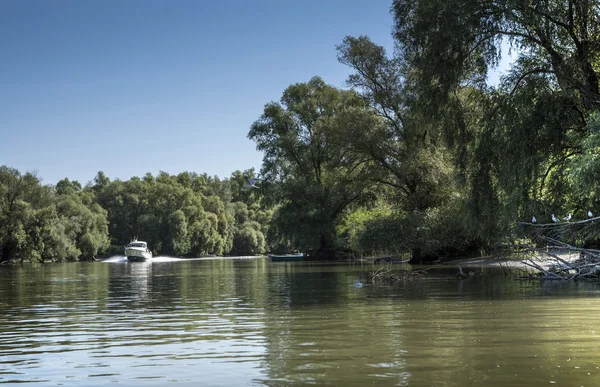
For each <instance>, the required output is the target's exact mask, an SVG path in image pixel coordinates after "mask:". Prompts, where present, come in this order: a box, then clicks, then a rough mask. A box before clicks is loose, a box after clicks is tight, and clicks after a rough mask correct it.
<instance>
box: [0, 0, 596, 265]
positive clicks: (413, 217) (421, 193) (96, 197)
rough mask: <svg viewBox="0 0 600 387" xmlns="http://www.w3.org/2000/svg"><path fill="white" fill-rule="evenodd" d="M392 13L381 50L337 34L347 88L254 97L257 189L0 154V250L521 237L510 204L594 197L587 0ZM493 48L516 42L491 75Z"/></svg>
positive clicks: (391, 243)
mask: <svg viewBox="0 0 600 387" xmlns="http://www.w3.org/2000/svg"><path fill="white" fill-rule="evenodd" d="M391 14H392V17H393V37H394V41H395V42H394V43H395V50H394V52H393V53H387V52H386V51H385V50H384V48H383V47H381V46H379V45H377V44H376V43H375V42H372V41H371V40H370V39H369V38H368V37H366V36H360V37H351V36H349V37H346V38H345V39H344V40H343V41H342V42H340V45H339V46H338V47H337V55H338V59H339V61H340V62H341V63H343V64H345V65H347V66H349V67H350V68H351V69H352V75H351V76H350V77H349V78H348V86H349V87H348V88H347V89H340V88H336V87H332V86H330V85H328V84H326V83H325V82H324V81H323V80H322V79H320V78H319V77H314V78H313V79H311V80H308V81H307V82H305V83H296V84H293V85H291V86H289V87H288V88H287V89H286V90H285V91H284V92H283V95H282V97H281V99H280V101H279V102H270V103H267V104H266V105H265V108H264V113H263V114H262V115H261V116H260V117H259V118H258V119H257V120H256V122H254V123H253V124H252V125H251V128H250V131H249V133H248V137H249V138H250V139H252V140H254V141H255V142H256V145H257V148H258V150H260V151H262V152H263V153H264V159H263V165H262V168H261V171H260V177H261V178H263V179H264V180H263V181H262V183H261V187H260V189H259V190H255V189H252V190H243V189H242V186H243V180H244V177H250V176H253V173H252V172H253V171H246V172H244V173H241V172H237V173H235V174H234V175H232V177H231V179H225V180H223V181H219V180H218V179H214V178H209V177H207V176H204V175H196V174H190V173H183V174H180V175H177V176H169V175H168V174H164V173H161V174H159V175H158V176H156V177H154V176H151V175H146V176H144V177H143V178H132V179H130V180H129V181H124V182H122V181H118V180H117V181H110V180H108V179H107V178H106V177H105V176H104V175H103V174H98V176H97V177H96V179H95V180H94V182H93V183H92V184H90V185H89V186H86V187H83V188H82V187H81V186H80V185H79V184H77V183H74V182H69V181H68V180H64V181H62V182H60V183H59V184H57V185H56V186H55V187H50V186H41V185H40V184H39V182H38V181H37V179H36V178H35V176H32V175H30V174H25V175H21V174H20V173H18V172H17V171H14V170H11V169H8V168H3V169H2V176H1V177H0V179H1V180H0V196H1V198H0V200H1V202H0V217H1V218H0V247H1V250H0V259H2V260H9V259H22V258H26V259H42V258H44V257H53V258H59V259H66V258H76V257H88V256H94V255H96V254H99V253H100V252H102V251H114V252H117V249H120V248H121V246H122V245H123V244H124V243H126V242H127V240H128V238H131V237H132V236H136V235H137V236H140V237H143V238H144V239H146V240H148V241H149V242H150V245H151V246H152V248H153V249H154V250H155V251H157V252H160V253H163V254H175V255H180V256H185V255H194V256H197V255H201V254H209V253H216V254H221V253H232V254H234V253H240V254H242V253H246V254H251V253H259V252H262V251H265V250H271V251H276V250H279V251H291V250H300V251H307V252H308V251H311V252H312V254H313V256H315V257H323V258H335V257H338V256H340V255H339V253H340V252H344V253H348V254H343V255H342V256H347V255H373V254H379V253H410V254H411V256H412V258H413V259H414V260H415V261H419V260H423V261H425V260H434V259H438V258H440V257H447V256H451V255H459V254H460V255H463V254H469V253H480V252H482V251H486V250H489V249H490V248H491V247H493V246H494V244H495V243H497V242H501V241H505V240H511V239H515V238H520V237H522V236H523V235H521V234H520V233H519V230H517V229H516V228H515V223H516V221H519V220H521V221H523V220H525V221H527V220H530V219H532V217H534V216H535V217H536V219H537V221H538V222H540V223H541V222H550V219H551V215H552V214H556V215H557V216H560V217H564V216H566V215H567V214H569V213H572V214H573V218H574V219H577V218H583V217H585V216H586V214H587V211H588V210H592V211H593V212H594V213H597V212H600V195H599V194H600V192H599V191H600V188H599V187H600V186H599V185H598V181H600V115H598V109H599V107H600V90H599V71H600V16H599V15H600V3H598V2H597V1H576V0H548V1H537V2H532V1H529V2H523V1H515V0H499V1H496V2H489V1H484V0H469V1H466V0H394V1H393V2H392V6H391ZM503 48H504V49H506V48H510V49H511V50H512V54H513V57H515V58H516V59H515V61H514V62H513V63H512V65H511V68H510V70H509V71H508V72H507V73H506V74H505V76H504V77H503V78H502V79H501V82H500V84H499V85H497V86H490V85H489V84H488V82H487V77H488V73H489V72H490V71H491V70H493V69H494V68H495V66H497V64H498V63H499V61H500V59H501V54H502V50H503ZM332 54H333V53H332ZM504 55H506V52H504ZM590 235H593V234H590ZM599 235H600V233H599ZM580 242H582V243H586V244H588V245H590V244H594V243H596V240H595V239H594V237H590V238H588V240H582V241H580ZM119 251H120V250H119Z"/></svg>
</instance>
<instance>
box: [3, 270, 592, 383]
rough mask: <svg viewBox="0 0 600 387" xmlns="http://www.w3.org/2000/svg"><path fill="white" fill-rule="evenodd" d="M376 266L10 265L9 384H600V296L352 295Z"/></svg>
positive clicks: (449, 279)
mask: <svg viewBox="0 0 600 387" xmlns="http://www.w3.org/2000/svg"><path fill="white" fill-rule="evenodd" d="M372 269H373V268H372V267H371V266H369V265H360V264H358V265H348V264H320V263H285V262H282V263H271V262H269V261H268V260H266V259H257V260H206V261H201V260H174V259H171V260H166V261H160V260H159V261H155V262H152V263H126V262H122V261H119V260H118V259H115V260H114V261H113V262H108V263H72V264H60V265H37V266H35V265H30V266H8V267H3V268H2V270H1V271H0V296H1V297H0V383H17V382H18V383H25V384H27V383H34V382H35V383H40V382H41V383H42V384H44V385H46V384H48V385H58V384H65V385H77V386H81V385H84V386H85V385H104V384H107V383H116V384H121V385H127V386H131V385H144V386H147V385H156V386H159V385H160V386H162V385H164V384H165V383H172V382H177V384H178V385H198V384H204V385H211V386H218V385H223V386H225V385H240V384H242V385H249V384H250V385H261V384H264V385H290V384H299V385H303V384H319V385H321V384H330V385H364V384H375V385H401V386H402V385H410V386H448V385H474V384H476V383H480V384H483V385H486V386H505V385H537V384H550V383H551V382H555V383H557V384H563V385H595V384H598V382H600V370H599V369H598V366H599V365H598V361H597V360H598V358H599V356H598V352H597V351H598V350H597V348H598V347H599V346H598V344H600V340H599V339H598V335H597V332H596V327H597V326H600V325H599V323H600V313H598V312H599V310H600V301H599V298H598V297H597V296H598V294H599V291H600V290H599V288H598V285H596V284H590V283H560V284H558V283H550V282H530V281H517V280H514V279H507V278H504V276H503V275H502V273H501V272H497V271H494V270H491V269H484V270H483V273H482V275H478V276H477V277H475V278H472V279H469V280H462V281H461V280H457V279H456V278H455V277H454V274H455V272H456V271H455V269H453V268H440V269H435V270H432V271H431V272H430V275H429V276H428V277H427V278H426V279H425V280H421V281H406V282H401V283H399V284H396V285H394V286H382V287H379V286H366V287H362V288H355V287H354V286H353V283H354V280H355V279H357V278H365V277H366V275H365V273H368V271H370V270H372Z"/></svg>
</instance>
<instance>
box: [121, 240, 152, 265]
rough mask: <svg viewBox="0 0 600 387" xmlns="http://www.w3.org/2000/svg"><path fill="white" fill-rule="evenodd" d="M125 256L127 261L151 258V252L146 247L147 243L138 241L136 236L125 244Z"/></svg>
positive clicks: (141, 260)
mask: <svg viewBox="0 0 600 387" xmlns="http://www.w3.org/2000/svg"><path fill="white" fill-rule="evenodd" d="M125 256H126V257H127V260H128V261H129V262H145V261H150V260H152V252H151V251H150V249H148V244H147V243H146V242H144V241H138V240H137V238H136V239H134V240H132V241H131V242H129V244H128V245H127V246H125Z"/></svg>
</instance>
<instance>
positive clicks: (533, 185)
mask: <svg viewBox="0 0 600 387" xmlns="http://www.w3.org/2000/svg"><path fill="white" fill-rule="evenodd" d="M599 6H600V3H599V2H598V1H575V0H547V1H517V0H501V1H497V2H489V1H483V0H475V1H465V0H450V1H441V0H427V1H425V0H395V1H394V2H393V6H392V10H393V15H394V20H395V29H394V37H395V40H396V46H397V52H398V53H399V55H400V56H401V57H402V59H403V60H404V61H405V63H406V64H407V68H409V69H410V72H409V74H410V86H411V93H412V94H413V95H415V96H417V99H418V100H419V104H420V106H421V107H423V108H425V109H427V110H428V111H430V113H431V116H432V117H435V118H436V119H437V120H438V121H439V122H442V124H443V125H445V126H446V127H447V128H449V129H450V131H449V132H448V133H447V134H448V135H449V136H455V137H458V135H459V131H458V130H455V131H454V132H452V129H453V128H456V129H457V128H458V126H457V121H454V118H455V117H457V118H459V117H460V116H462V117H466V116H470V115H471V116H472V115H474V114H475V115H477V117H476V118H475V119H471V120H470V121H471V124H472V125H473V126H471V127H468V128H467V132H468V133H472V134H473V136H472V137H471V140H470V141H468V142H465V141H459V142H456V146H457V148H461V147H462V148H463V151H464V152H463V153H470V157H468V158H467V159H465V160H467V161H468V162H467V163H465V165H464V166H465V168H466V173H465V175H466V176H469V180H470V181H469V183H470V185H471V189H472V199H473V209H475V212H476V214H475V215H477V216H478V217H479V219H482V221H484V222H485V221H488V222H490V223H489V226H490V227H491V228H493V227H492V226H493V224H492V223H495V222H497V221H498V217H502V216H504V217H505V218H506V219H509V218H512V220H513V221H514V218H515V217H523V216H527V217H529V218H530V217H531V216H532V215H533V213H534V212H538V211H541V212H542V213H541V214H540V213H537V215H538V218H542V219H543V217H545V216H546V217H549V215H550V213H551V212H553V211H561V208H562V211H565V212H566V211H568V209H566V208H563V207H565V206H567V207H568V206H575V204H574V203H575V202H576V201H577V200H575V199H573V198H569V196H570V192H569V183H568V179H569V176H568V174H569V170H568V166H569V160H570V159H571V158H572V157H573V156H574V155H577V154H578V153H580V152H581V143H582V141H583V140H584V139H585V137H586V136H587V135H588V133H589V131H588V129H587V120H588V117H589V115H590V113H592V112H594V111H595V110H597V109H598V107H599V105H600V91H599V83H598V65H599V62H598V61H599V59H600V14H599V11H600V8H599ZM507 44H508V45H509V46H510V47H511V49H512V50H514V53H515V54H516V56H517V59H516V60H515V62H514V63H513V64H512V67H511V69H510V71H509V73H508V75H506V76H505V77H504V78H503V80H502V84H501V86H500V87H499V88H497V89H495V90H492V89H491V88H490V87H489V86H488V85H487V83H486V80H487V75H488V72H489V71H490V69H493V68H494V67H495V66H497V64H498V62H499V60H500V58H501V55H502V48H503V47H506V45H507ZM468 88H471V89H473V90H477V92H476V94H479V96H480V97H479V99H478V102H477V103H475V104H472V105H478V106H477V107H476V108H475V109H469V108H468V107H466V106H467V104H466V103H465V100H464V98H463V97H464V95H465V93H464V91H465V90H466V89H468ZM449 112H450V113H451V114H448V113H449ZM449 121H450V125H448V122H449ZM452 121H454V122H452ZM466 148H469V149H468V151H466V150H465V149H466ZM466 164H468V165H466ZM494 207H502V210H500V209H499V210H498V211H491V212H490V209H491V208H494ZM491 228H490V230H491Z"/></svg>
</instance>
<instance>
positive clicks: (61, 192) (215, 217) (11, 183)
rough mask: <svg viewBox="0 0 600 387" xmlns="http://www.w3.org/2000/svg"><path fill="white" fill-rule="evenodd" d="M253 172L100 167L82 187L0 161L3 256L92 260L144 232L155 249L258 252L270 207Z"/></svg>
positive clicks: (181, 253)
mask: <svg viewBox="0 0 600 387" xmlns="http://www.w3.org/2000/svg"><path fill="white" fill-rule="evenodd" d="M253 173H254V172H253V170H248V171H245V172H244V173H242V172H240V171H236V172H234V173H233V174H232V176H231V177H230V178H229V179H224V180H219V179H218V178H216V177H210V176H207V175H198V174H195V173H189V172H183V173H180V174H179V175H176V176H173V175H169V174H167V173H164V172H161V173H159V174H158V175H157V176H156V177H154V176H152V175H151V174H146V175H145V176H144V177H143V178H138V177H133V178H131V179H129V180H127V181H121V180H113V181H111V180H110V179H109V178H108V177H107V176H105V175H104V173H102V172H99V173H98V175H97V176H96V177H95V179H94V180H93V181H92V182H90V183H89V184H88V185H86V186H85V187H82V185H81V184H80V183H79V182H77V181H70V180H69V179H64V180H61V181H60V182H58V183H57V184H56V185H42V184H40V180H39V179H38V178H37V177H36V176H35V175H33V174H31V173H25V174H22V173H20V172H19V171H18V170H16V169H12V168H9V167H6V166H2V167H0V262H6V261H33V262H35V261H41V260H44V259H52V260H58V261H62V260H76V259H91V258H94V257H97V256H99V255H106V254H122V252H123V245H125V244H126V243H128V242H129V241H130V240H131V238H133V237H136V236H139V237H140V239H142V238H143V239H144V240H146V241H147V242H148V243H149V245H150V248H151V249H152V250H153V251H154V253H155V254H170V255H176V256H196V257H197V256H202V255H206V254H217V255H220V254H224V253H229V254H237V255H245V254H259V253H262V252H264V251H265V248H266V244H265V233H266V231H267V228H268V223H269V220H270V218H271V212H270V211H268V210H264V209H262V206H261V205H260V198H259V196H258V194H257V192H256V190H245V189H243V185H244V183H245V182H246V178H247V177H251V176H253Z"/></svg>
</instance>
